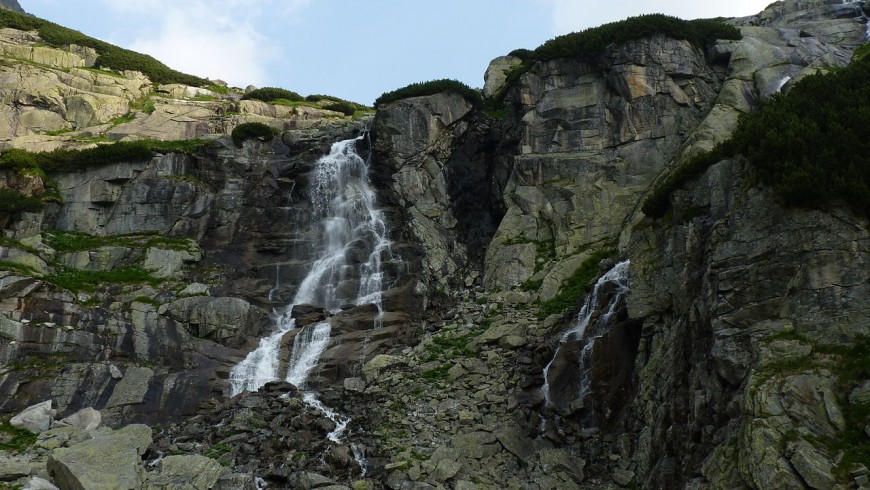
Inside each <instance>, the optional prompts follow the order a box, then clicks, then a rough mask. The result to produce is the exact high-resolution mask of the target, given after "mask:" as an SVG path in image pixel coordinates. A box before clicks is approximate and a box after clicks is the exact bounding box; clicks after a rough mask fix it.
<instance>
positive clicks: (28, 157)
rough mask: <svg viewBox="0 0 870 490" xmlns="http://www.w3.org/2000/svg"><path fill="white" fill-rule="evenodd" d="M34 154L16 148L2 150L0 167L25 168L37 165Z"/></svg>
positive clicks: (10, 168)
mask: <svg viewBox="0 0 870 490" xmlns="http://www.w3.org/2000/svg"><path fill="white" fill-rule="evenodd" d="M36 166H37V165H36V159H34V158H33V154H31V153H29V152H27V151H24V150H19V149H16V148H13V149H9V150H3V151H2V152H0V169H9V170H24V169H27V168H34V167H36Z"/></svg>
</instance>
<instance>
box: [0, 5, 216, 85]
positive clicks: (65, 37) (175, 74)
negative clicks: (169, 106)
mask: <svg viewBox="0 0 870 490" xmlns="http://www.w3.org/2000/svg"><path fill="white" fill-rule="evenodd" d="M0 26H2V27H11V28H13V29H20V30H24V31H32V30H36V31H39V36H40V37H42V39H43V40H44V41H45V42H46V43H48V44H49V45H51V46H55V47H58V48H65V47H67V46H68V45H70V44H77V45H79V46H87V47H90V48H94V49H95V50H96V51H97V54H98V55H99V56H98V57H97V61H96V65H97V66H101V67H104V68H111V69H113V70H136V71H140V72H142V73H144V74H145V75H146V76H147V77H148V78H149V79H150V80H151V81H152V82H154V83H182V84H185V85H193V86H197V87H201V86H204V85H208V84H209V83H210V82H209V81H208V80H206V79H204V78H200V77H196V76H193V75H188V74H185V73H181V72H179V71H176V70H173V69H171V68H169V67H168V66H166V65H164V64H163V63H161V62H160V61H158V60H156V59H154V58H153V57H151V56H148V55H147V54H142V53H137V52H135V51H130V50H129V49H124V48H120V47H118V46H114V45H112V44H109V43H107V42H104V41H100V40H99V39H94V38H92V37H90V36H86V35H85V34H82V33H81V32H79V31H75V30H73V29H68V28H66V27H63V26H60V25H57V24H55V23H52V22H49V21H47V20H43V19H40V18H38V17H33V16H31V15H24V14H19V13H16V12H13V11H11V10H5V9H0Z"/></svg>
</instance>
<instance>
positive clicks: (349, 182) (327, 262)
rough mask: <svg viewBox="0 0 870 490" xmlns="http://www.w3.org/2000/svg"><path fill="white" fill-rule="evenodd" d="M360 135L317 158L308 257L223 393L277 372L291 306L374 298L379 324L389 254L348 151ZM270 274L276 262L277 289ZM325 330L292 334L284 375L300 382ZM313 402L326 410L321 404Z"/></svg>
mask: <svg viewBox="0 0 870 490" xmlns="http://www.w3.org/2000/svg"><path fill="white" fill-rule="evenodd" d="M364 137H366V135H363V136H360V138H356V139H350V140H345V141H339V142H337V143H334V144H333V145H332V148H331V149H330V152H329V154H328V155H326V156H323V157H321V158H320V159H319V160H318V161H317V164H316V166H315V168H314V170H313V179H312V185H311V186H310V189H309V190H310V195H311V204H312V207H313V216H314V219H315V220H316V223H318V224H319V226H320V236H319V239H318V241H317V243H315V244H314V249H315V253H314V257H315V260H314V262H313V263H312V265H311V268H310V270H309V271H308V274H307V275H306V276H305V278H304V279H303V280H302V282H301V283H300V284H299V287H298V289H297V291H296V295H295V297H294V298H293V300H292V302H291V303H290V304H289V305H288V306H287V307H286V308H284V310H283V312H282V313H281V314H278V315H276V316H277V317H278V320H277V329H276V330H275V331H274V332H273V333H272V334H271V335H269V336H268V337H265V338H263V339H261V340H260V345H259V346H258V347H257V349H256V350H254V351H253V352H251V353H249V354H248V356H247V357H246V358H245V359H244V360H243V361H241V362H240V363H239V364H237V365H236V366H235V367H234V368H233V369H232V371H231V372H230V382H231V390H230V395H231V396H235V395H237V394H239V393H241V392H242V391H245V390H247V391H256V390H257V389H259V388H260V387H262V386H263V385H264V384H266V383H268V382H270V381H276V380H278V379H279V378H280V376H279V373H278V367H279V358H280V350H281V339H282V338H283V337H284V335H285V334H287V333H288V332H290V331H291V330H294V329H295V327H296V322H295V320H294V319H292V318H291V317H290V313H291V312H292V309H293V307H294V306H295V305H300V304H311V305H315V306H319V307H322V308H324V309H326V310H329V311H331V312H333V313H335V312H338V311H340V310H341V309H342V308H343V307H345V306H347V305H363V304H374V305H375V306H377V309H378V315H377V317H376V318H375V321H374V324H373V327H375V328H377V327H380V326H381V323H382V318H383V304H382V298H381V293H382V290H383V288H384V270H383V268H384V262H385V260H386V261H393V260H397V259H396V258H395V257H394V256H393V253H392V250H391V242H390V240H389V239H388V238H387V227H386V223H385V217H384V213H383V212H382V211H381V210H380V209H377V208H376V207H375V191H374V189H373V188H372V186H371V183H370V182H369V178H368V161H366V160H365V159H363V158H362V157H361V156H360V155H358V154H357V152H356V146H357V142H358V141H359V140H360V139H362V138H364ZM277 275H278V273H277V269H276V285H275V287H274V288H273V290H277V288H278V283H277V281H278V278H277ZM330 332H331V326H330V324H329V322H328V321H323V322H319V323H316V324H313V325H306V326H305V327H304V328H302V329H301V330H300V331H299V332H298V333H297V334H296V336H295V337H294V340H293V350H292V352H291V355H290V363H289V367H288V370H287V373H286V376H285V377H284V379H285V380H286V381H288V382H290V383H293V384H294V385H296V386H298V387H300V388H302V389H304V388H305V383H306V381H307V379H308V375H309V374H310V373H311V371H312V370H313V369H314V367H315V366H316V365H317V362H318V361H319V359H320V356H321V354H322V353H323V351H324V350H325V349H326V347H327V345H328V344H329V336H330ZM318 403H319V402H318ZM317 408H319V409H321V410H324V413H326V410H325V409H324V408H323V407H322V405H321V406H318V407H317Z"/></svg>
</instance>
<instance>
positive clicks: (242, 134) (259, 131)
mask: <svg viewBox="0 0 870 490" xmlns="http://www.w3.org/2000/svg"><path fill="white" fill-rule="evenodd" d="M232 137H233V143H235V144H236V146H238V147H241V146H242V143H244V142H245V141H247V140H249V139H251V138H262V139H264V140H266V141H272V138H274V137H275V131H274V130H273V129H272V128H271V127H269V126H268V125H266V124H263V123H258V122H252V123H244V124H239V125H238V126H236V127H235V129H233V132H232Z"/></svg>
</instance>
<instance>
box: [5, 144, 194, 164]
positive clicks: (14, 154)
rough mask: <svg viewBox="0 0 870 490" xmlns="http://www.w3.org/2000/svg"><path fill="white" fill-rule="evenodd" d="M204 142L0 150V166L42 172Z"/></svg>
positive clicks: (190, 148) (188, 149) (141, 157)
mask: <svg viewBox="0 0 870 490" xmlns="http://www.w3.org/2000/svg"><path fill="white" fill-rule="evenodd" d="M205 144H207V142H206V141H205V140H178V141H152V140H140V141H119V142H117V143H112V144H106V145H99V146H97V147H94V148H88V149H84V150H74V149H64V148H59V149H57V150H53V151H49V152H41V153H30V152H27V151H24V150H4V151H3V152H2V154H0V169H3V168H9V169H17V170H25V169H42V170H44V171H45V172H70V171H73V170H78V169H82V168H90V167H99V166H102V165H110V164H113V163H118V162H141V161H146V160H150V159H151V158H152V157H154V155H155V152H164V153H169V152H174V153H188V154H192V153H194V152H196V151H197V150H198V149H200V148H201V147H202V146H204V145H205Z"/></svg>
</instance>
